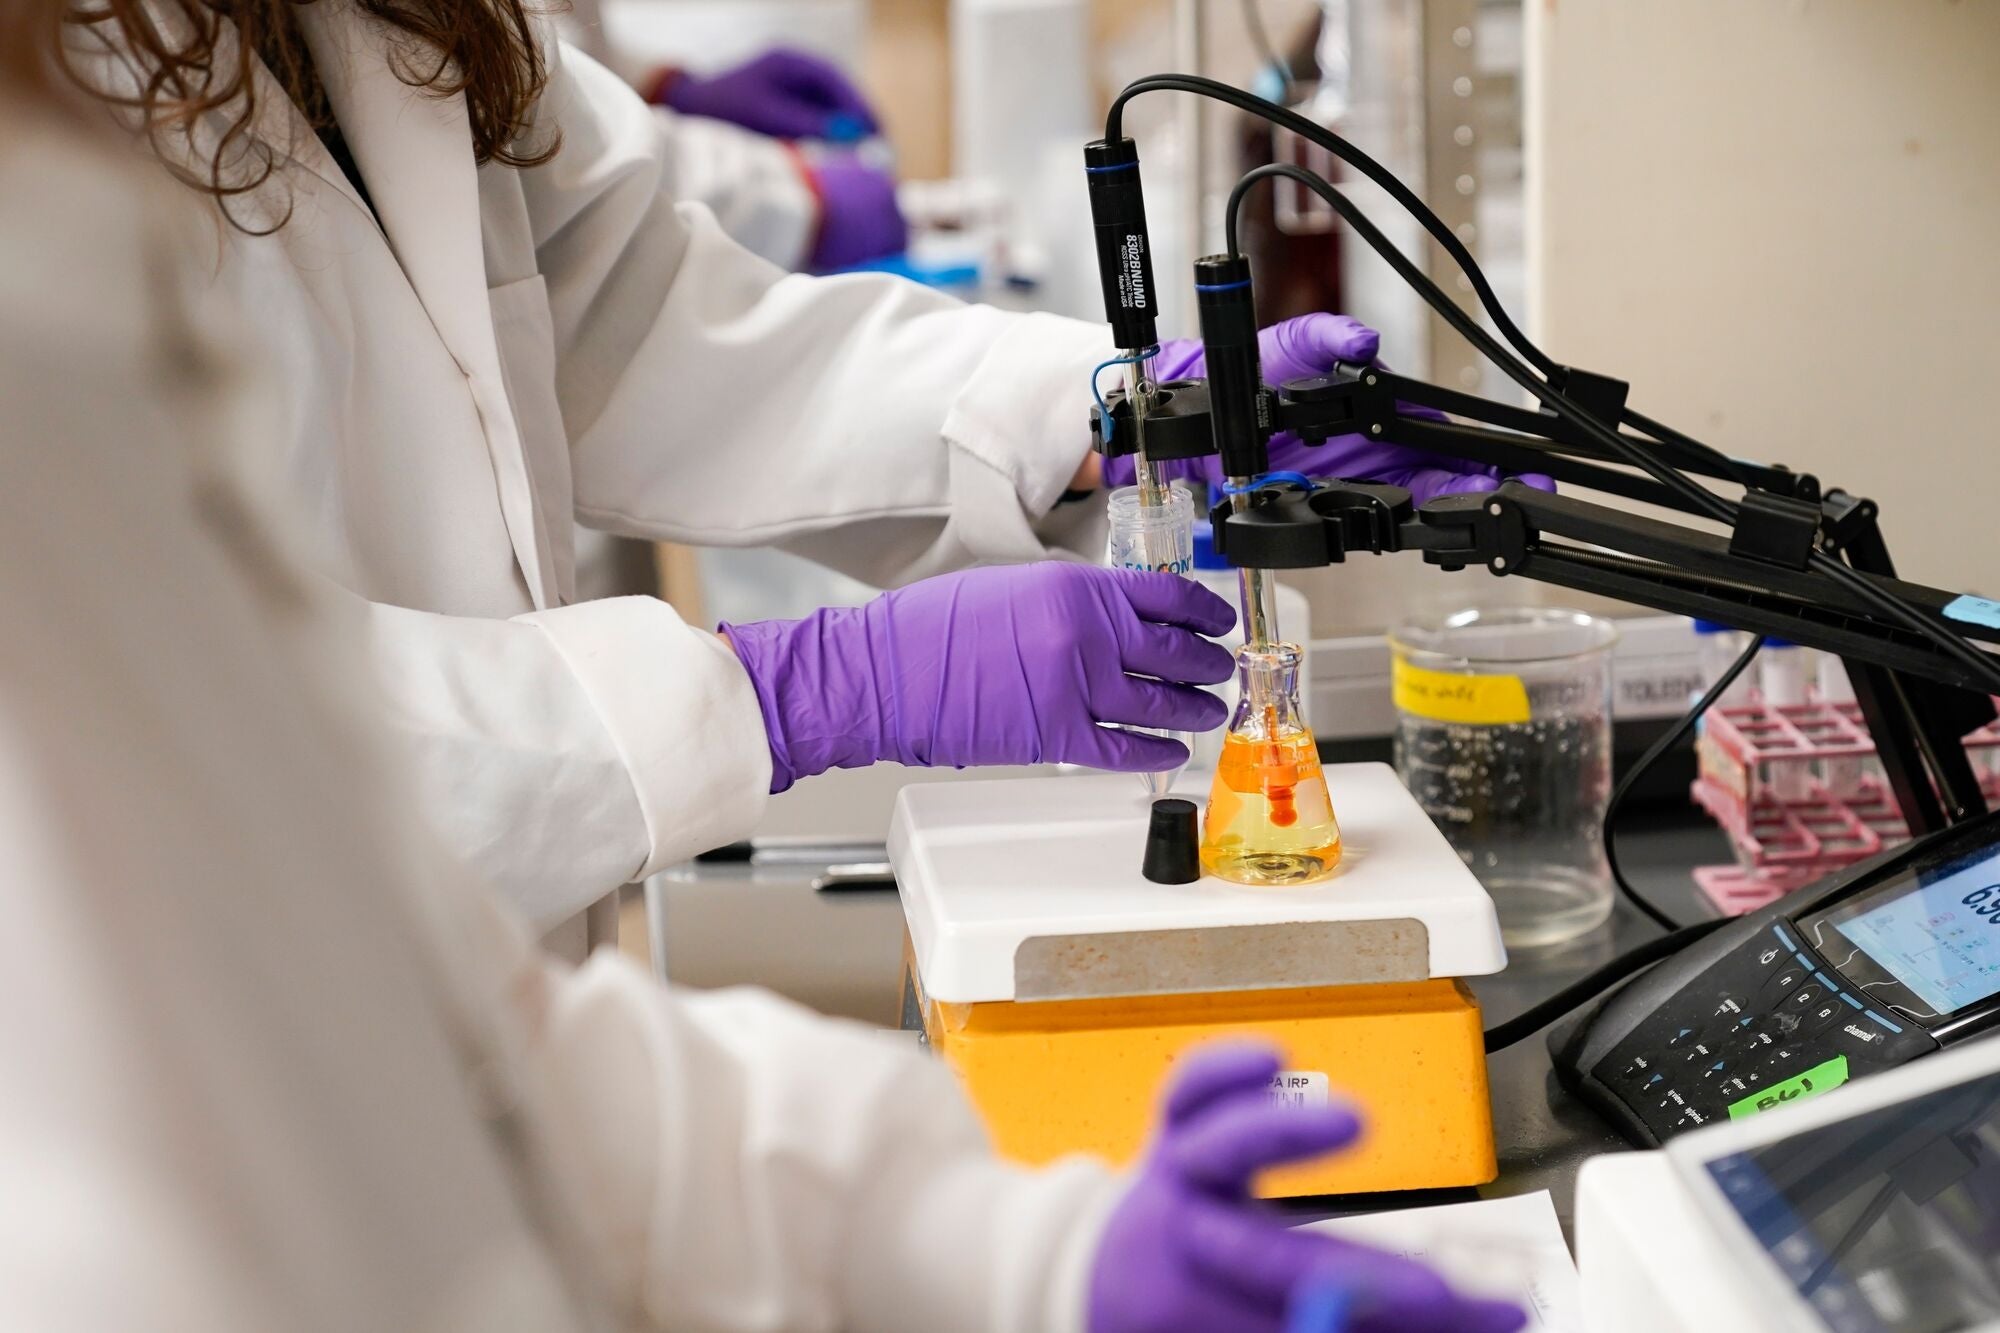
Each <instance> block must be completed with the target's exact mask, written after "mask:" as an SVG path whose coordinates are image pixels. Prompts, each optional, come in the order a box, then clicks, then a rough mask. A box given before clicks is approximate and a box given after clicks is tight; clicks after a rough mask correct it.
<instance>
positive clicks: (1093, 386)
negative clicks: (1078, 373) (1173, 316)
mask: <svg viewBox="0 0 2000 1333" xmlns="http://www.w3.org/2000/svg"><path fill="white" fill-rule="evenodd" d="M1159 354H1160V346H1159V344H1158V343H1155V344H1153V345H1152V346H1151V347H1148V348H1145V349H1143V350H1141V351H1138V352H1134V353H1133V354H1132V355H1131V356H1114V357H1112V358H1111V359H1110V360H1109V361H1102V362H1099V363H1098V366H1097V369H1095V370H1093V371H1091V372H1090V396H1091V397H1092V398H1095V399H1096V400H1097V433H1098V436H1099V437H1100V439H1101V442H1102V443H1104V444H1109V443H1111V436H1112V422H1111V405H1110V404H1109V403H1106V402H1105V401H1104V395H1103V394H1102V393H1101V392H1099V390H1098V388H1097V377H1098V376H1099V375H1102V374H1103V373H1104V372H1105V371H1107V370H1109V369H1110V368H1111V367H1113V366H1136V365H1138V364H1139V363H1140V362H1141V361H1145V360H1149V359H1150V358H1152V357H1156V356H1158V355H1159Z"/></svg>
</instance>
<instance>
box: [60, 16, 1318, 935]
mask: <svg viewBox="0 0 2000 1333" xmlns="http://www.w3.org/2000/svg"><path fill="white" fill-rule="evenodd" d="M229 13H234V14H235V15H236V17H235V18H234V19H233V20H232V19H231V18H229V17H227V16H226V15H227V14H229ZM72 16H73V19H74V20H75V21H73V22H71V23H70V24H69V25H67V27H66V29H65V40H66V42H67V44H68V54H67V62H68V64H69V66H70V68H71V71H72V73H73V74H74V75H75V77H77V78H78V79H79V80H80V81H81V82H82V83H83V84H84V85H85V86H86V87H88V88H91V89H93V90H95V91H96V92H97V93H98V94H99V95H100V96H101V97H103V98H105V99H107V100H109V101H110V102H112V103H113V104H115V105H117V106H118V107H119V108H120V109H121V110H122V111H123V112H124V113H125V114H126V115H127V117H128V119H129V120H130V121H131V122H132V123H134V124H136V125H138V126H139V127H141V128H142V129H143V130H144V132H145V133H146V135H147V137H148V139H149V140H150V142H151V145H152V147H153V148H154V150H155V151H156V152H157V153H158V154H159V156H160V157H161V158H162V159H163V160H164V161H165V162H166V164H167V165H168V166H169V167H170V168H171V169H172V170H173V171H174V172H175V173H176V174H177V175H178V176H179V177H180V178H181V179H182V180H183V181H185V182H187V183H189V184H191V185H192V186H194V187H195V188H196V189H199V190H201V191H204V192H205V193H207V194H208V195H209V196H210V199H211V202H212V203H213V205H214V207H215V210H216V212H217V214H218V218H219V219H226V221H224V220H219V221H218V224H217V226H216V228H215V237H214V243H213V252H212V253H213V265H212V272H213V275H214V279H215V285H216V287H217V288H218V289H220V290H223V291H226V292H227V293H229V294H230V295H231V296H233V297H234V298H235V299H236V300H237V301H238V302H239V303H240V308H241V309H243V310H244V311H246V312H248V319H249V321H250V325H249V328H248V329H247V330H246V331H247V333H248V334H249V336H250V340H251V341H253V342H255V343H256V344H257V345H258V346H259V349H260V351H261V352H262V353H263V354H264V355H265V356H266V357H267V358H268V359H269V361H270V362H271V363H273V366H274V368H275V370H276V372H277V374H278V376H279V378H280V381H281V382H282V383H283V384H284V385H285V386H286V388H287V391H288V392H287V398H286V402H285V409H286V410H285V411H284V413H283V416H282V419H281V420H279V421H278V422H276V423H275V424H274V426H273V427H272V429H271V430H270V431H269V432H268V434H267V435H266V437H265V438H264V440H263V442H262V443H263V445H264V447H265V448H266V449H268V450H269V451H270V452H271V454H272V455H273V456H274V457H275V458H276V459H277V460H279V462H280V464H281V466H282V469H283V471H284V472H285V474H286V475H287V478H288V481H289V483H290V485H291V487H292V488H293V490H294V491H295V492H296V494H297V496H298V497H299V499H300V501H301V508H302V511H303V513H304V514H305V515H306V523H307V528H308V529H309V531H308V534H307V535H308V536H309V537H310V538H311V540H312V543H313V545H314V546H315V547H316V548H317V550H318V552H319V556H318V558H319V560H320V562H321V563H322V566H323V568H325V569H326V571H327V572H328V573H329V574H330V575H331V576H332V578H333V580H334V581H335V582H336V583H338V584H339V585H340V586H341V587H343V588H344V589H346V590H348V591H349V592H350V593H351V594H352V595H353V596H354V599H355V600H354V612H355V614H357V615H358V616H360V617H361V618H362V619H364V620H365V622H366V628H367V632H368V635H369V639H370V642H371V644H372V656H373V659H374V664H375V667H376V670H377V673H378V675H379V676H380V678H381V680H382V681H383V682H384V684H385V686H386V688H387V689H388V691H389V693H390V695H391V700H390V705H389V707H390V716H391V719H392V721H393V723H394V725H395V730H396V733H397V735H398V737H399V738H400V741H401V743H402V746H403V750H404V753H405V755H406V756H407V758H408V761H409V764H410V767H411V768H412V770H413V772H414V774H415V777H416V781H417V785H418V788H419V790H420V792H421V794H422V796H423V797H424V798H425V804H426V806H427V807H428V809H429V811H430V813H431V814H432V816H433V819H434V822H435V823H436V824H437V825H438V827H439V828H440V829H441V830H442V831H443V832H444V833H445V835H446V837H447V839H448V840H449V842H450V843H451V844H452V845H453V846H454V847H455V849H456V850H457V851H458V852H460V853H461V854H462V855H463V856H465V857H466V858H467V859H468V860H470V861H471V862H472V863H473V864H475V865H476V866H477V867H478V868H479V869H480V870H481V871H482V872H483V873H484V874H485V875H486V876H487V877H488V878H489V879H491V880H492V881H493V882H494V883H496V884H498V885H499V886H500V887H501V888H502V889H503V891H505V892H506V893H507V895H508V896H509V897H510V898H511V899H512V900H513V901H514V902H515V903H516V904H517V905H519V906H520V907H521V908H522V909H523V910H525V911H526V912H527V913H528V914H529V916H530V917H531V918H532V919H533V920H535V921H536V922H537V923H538V924H539V925H541V926H544V927H548V926H551V925H553V924H554V923H557V922H561V921H563V920H565V919H567V918H570V917H572V914H574V913H576V912H578V911H579V910H580V909H581V908H583V907H584V906H585V905H586V904H588V903H590V902H592V901H593V900H595V899H597V898H598V897H599V896H601V895H603V894H605V893H607V892H609V891H610V890H611V889H613V888H614V887H615V886H616V885H618V884H620V883H623V882H626V881H630V880H633V879H636V878H639V877H641V876H644V875H647V874H650V873H651V872H653V871H654V870H657V869H658V868H660V867H661V866H663V865H666V864H669V863H671V862H673V861H676V860H678V859H681V858H684V857H686V856H688V855H690V854H691V853H694V852H697V851H700V850H702V849H704V848H707V847H711V846H714V845H717V844H720V843H725V842H728V841H731V840H733V839H736V838H739V837H742V836H744V835H746V834H747V833H748V832H749V831H750V829H751V828H752V827H754V825H755V824H756V823H757V820H758V818H759V816H760V814H761V812H762V809H763V806H764V803H765V800H766V798H767V795H768V792H769V790H770V786H771V782H772V766H771V764H772V760H771V754H770V751H769V749H768V747H767V736H766V733H765V729H764V725H763V715H762V714H761V713H760V707H759V691H758V689H757V688H756V687H754V686H753V684H752V682H751V680H750V679H748V678H747V677H746V673H745V670H744V668H743V666H742V665H741V664H739V662H738V661H737V659H736V657H735V656H734V655H733V654H732V652H731V650H730V649H729V647H727V646H726V645H725V644H724V642H723V641H722V640H720V639H718V638H717V637H716V636H715V635H712V634H710V633H707V632H706V631H705V630H703V629H699V628H696V627H693V626H689V625H686V624H684V623H682V621H681V620H680V619H679V618H678V617H677V616H676V615H675V614H674V612H673V610H672V609H671V608H670V607H668V606H667V605H666V604H664V603H662V602H659V601H656V600H653V599H650V598H642V597H631V598H617V599H611V600H606V601H599V602H591V603H584V604H576V605H571V604H570V600H571V588H572V579H573V569H572V545H571V538H570V533H571V524H570V519H571V516H572V515H574V516H575V517H576V518H578V519H580V520H581V521H582V522H583V523H585V524H587V525H590V526H593V527H598V528H602V529H605V530H608V531H612V532H616V533H620V534H624V535H627V536H633V537H639V538H645V539H658V540H670V541H677V542H684V543H692V544H697V545H742V544H780V545H784V546H786V547H788V548H790V549H792V550H794V551H797V552H800V553H803V554H805V555H808V556H810V557H812V558H815V559H818V560H822V561H824V562H826V563H828V564H830V565H833V566H835V567H837V568H839V569H841V570H843V571H845V572H848V573H850V574H854V575H857V576H859V577H861V578H864V579H866V580H868V581H871V582H874V583H876V584H879V585H885V586H886V585H892V584H897V583H901V582H905V581H908V580H911V579H917V578H921V577H923V576H925V575H929V574H933V573H936V572H938V571H942V570H947V569H951V568H955V567H959V566H964V565H967V564H973V563H978V562H999V561H1021V560H1032V559H1035V558H1036V557H1039V556H1042V555H1044V554H1046V553H1047V552H1048V550H1049V549H1050V548H1051V546H1060V545H1062V544H1064V543H1065V542H1070V543H1081V542H1085V541H1087V540H1088V539H1089V534H1091V533H1092V532H1093V531H1094V524H1093V521H1092V520H1093V517H1094V514H1095V512H1096V511H1097V510H1098V509H1099V506H1097V505H1094V504H1068V505H1065V504H1061V503H1059V501H1061V500H1062V498H1063V496H1064V494H1065V493H1066V492H1067V491H1070V490H1071V489H1072V488H1075V487H1078V486H1088V485H1090V484H1092V480H1093V478H1094V472H1093V471H1092V468H1091V466H1090V465H1089V464H1088V463H1087V462H1086V459H1087V454H1086V443H1085V439H1084V434H1085V432H1084V430H1083V428H1082V424H1081V423H1082V422H1083V420H1084V417H1085V407H1086V404H1087V402H1088V397H1089V394H1088V387H1087V386H1088V376H1089V373H1090V369H1091V367H1092V366H1093V365H1094V364H1096V363H1097V362H1098V361H1099V360H1101V359H1102V358H1103V357H1104V356H1105V355H1106V354H1107V352H1108V348H1107V346H1106V334H1105V332H1104V330H1102V329H1101V328H1099V327H1097V326H1094V325H1089V324H1083V323H1077V322H1073V321H1068V320H1062V319H1057V318H1053V317H1050V316H1045V315H1025V316H1022V315H1010V314H1004V313H1001V312H999V311H995V310H991V309H986V308H982V307H968V306H962V305H959V304H958V303H956V302H954V301H951V300H949V299H948V298H945V297H942V296H939V295H936V294H934V293H930V292H927V291H924V290H921V289H919V288H916V287H914V286H911V285H909V284H906V283H902V282H899V281H895V280H893V279H887V278H872V277H852V278H839V279H822V280H815V279H810V278H801V277H791V276H787V275H785V274H783V273H781V272H780V271H779V270H777V269H776V268H774V267H772V266H770V265H768V264H766V263H764V262H763V261H761V260H758V259H756V258H754V257H753V256H751V255H749V254H748V253H746V252H745V251H743V250H742V249H741V248H740V247H738V246H736V245H734V244H733V243H731V242H730V241H729V240H728V239H727V238H726V237H724V236H723V235H722V233H721V232H720V231H719V229H718V228H717V226H716V224H715V222H714V219H713V218H712V217H711V216H710V215H709V214H708V213H707V212H706V211H704V210H701V209H699V208H679V207H676V204H675V201H674V200H673V198H672V197H671V196H670V195H669V194H667V193H666V192H665V190H664V189H663V186H662V177H663V172H664V170H665V166H664V164H665V161H666V154H667V148H666V146H665V143H664V141H663V137H662V129H661V125H660V123H659V121H658V120H657V119H656V117H655V116H654V115H653V113H652V112H651V110H650V109H649V108H648V107H646V106H645V104H644V103H643V102H641V101H640V99H639V98H638V97H637V96H636V95H635V94H633V93H632V92H631V91H630V90H629V89H628V88H626V87H625V86H624V85H623V84H622V83H620V82H619V81H618V80H617V79H616V78H615V77H614V76H612V75H611V74H610V73H609V72H607V71H606V70H605V69H604V68H603V67H601V66H600V65H598V64H596V63H595V62H593V61H591V60H589V59H588V58H586V57H583V56H581V55H579V54H576V53H574V52H570V51H567V50H565V49H564V48H562V47H560V46H559V45H555V44H553V43H551V42H550V41H549V40H548V39H547V37H546V34H545V32H544V30H543V28H542V26H541V25H540V23H539V21H538V20H534V19H532V18H530V17H529V16H528V14H527V13H526V11H525V10H524V9H523V8H521V6H520V5H519V4H518V3H517V0H487V2H486V3H470V2H469V3H464V4H459V5H455V6H445V5H441V4H436V3H431V2H430V0H314V3H310V4H293V3H290V0H240V3H238V4H235V5H233V6H229V7H218V8H210V7H209V6H207V5H205V4H197V3H194V0H111V3H108V4H105V5H92V6H90V7H88V9H87V10H85V9H82V8H78V9H76V10H74V11H72ZM239 26H240V27H241V30H242V31H244V32H247V33H248V34H249V40H248V41H246V42H239V40H238V33H239ZM440 51H442V52H445V53H447V56H448V58H441V57H440V55H439V52H440ZM274 71H276V73H274ZM302 71H303V77H302ZM413 85H421V86H413ZM288 88H292V89H297V90H298V93H297V97H296V99H295V97H294V95H293V94H292V93H288V91H287V89H288ZM301 103H309V104H311V105H310V106H309V107H308V108H307V109H305V110H302V107H301ZM1332 466H1335V467H1337V460H1332ZM764 684H765V685H766V686H767V687H770V685H771V683H770V682H764ZM779 684H780V686H781V685H782V682H780V683H779ZM766 693H768V688H767V690H766Z"/></svg>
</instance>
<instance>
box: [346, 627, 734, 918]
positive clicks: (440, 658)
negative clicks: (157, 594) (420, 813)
mask: <svg viewBox="0 0 2000 1333" xmlns="http://www.w3.org/2000/svg"><path fill="white" fill-rule="evenodd" d="M333 595H334V596H336V597H339V598H340V599H341V600H342V602H343V603H344V605H345V606H346V607H347V608H348V610H349V611H350V613H351V614H353V615H356V616H358V617H360V618H361V619H362V621H363V622H364V633H365V637H366V642H367V644H368V645H369V649H370V655H371V661H372V665H373V667H374V669H375V671H374V673H375V675H376V677H377V678H378V680H379V681H380V683H381V686H382V691H383V693H384V695H385V696H386V700H387V704H388V715H389V722H390V728H389V734H390V738H391V739H392V741H393V742H394V743H395V745H396V747H397V749H396V753H397V754H398V756H399V757H400V758H401V760H402V761H403V763H404V765H405V767H406V769H407V771H408V773H409V776H410V777H411V779H412V780H413V782H414V784H415V786H416V788H417V790H418V793H419V795H420V797H421V798H422V799H423V801H424V805H425V809H426V812H427V813H428V814H429V815H430V816H431V819H432V823H433V824H434V825H436V826H438V829H439V833H440V835H441V836H442V837H443V838H444V839H445V840H446V841H447V843H448V844H449V845H450V846H451V847H452V848H453V849H454V850H455V851H456V852H457V853H458V854H459V855H460V856H461V857H462V858H464V859H466V860H468V861H470V862H471V863H472V864H473V865H474V866H475V867H476V868H477V869H478V870H479V871H480V872H481V874H482V875H483V876H484V877H485V878H486V879H487V881H488V882H489V883H491V884H493V885H494V886H495V887H496V888H498V889H499V890H500V891H501V892H502V893H503V894H504V895H505V896H506V897H507V899H508V900H509V901H510V902H512V903H513V904H514V905H515V907H516V908H517V909H518V910H520V911H521V912H522V913H523V914H524V915H526V916H527V917H528V918H529V919H530V920H531V921H532V922H534V923H535V925H536V926H537V927H539V928H541V929H544V930H546V929H549V928H552V927H554V926H555V925H557V924H558V923H560V922H562V921H564V920H566V919H568V918H569V917H571V916H573V915H575V914H576V913H577V912H580V911H582V910H583V909H584V908H585V907H587V906H589V905H590V904H591V903H592V902H594V901H596V900H597V899H598V898H601V897H602V896H603V895H604V894H605V893H606V892H607V891H609V890H610V889H612V888H614V887H616V886H617V885H619V884H623V883H626V882H628V881H631V880H635V879H641V878H644V877H645V876H646V875H650V874H652V873H653V872H654V871H655V870H658V869H659V868H661V867H662V866H666V865H670V864H672V863H674V862H675V861H680V860H685V859H686V858H688V857H690V856H693V855H694V854H696V853H697V852H701V851H705V850H707V849H708V848H710V847H715V846H719V845H721V844H723V843H727V842H731V841H734V840H735V839H738V838H742V837H747V836H748V835H749V833H750V831H751V829H752V828H754V827H755V825H756V822H757V820H758V819H759V818H760V817H761V816H762V814H763V811H764V805H765V802H766V801H767V800H768V798H769V792H770V785H771V756H770V747H769V743H768V742H767V741H766V739H765V736H764V724H763V718H762V715H761V714H760V712H759V711H758V707H757V699H756V693H755V690H754V689H753V687H752V686H751V684H750V679H749V677H748V675H747V674H745V672H744V670H743V668H742V666H741V665H740V664H739V663H738V662H737V660H736V657H735V655H734V654H733V653H731V652H730V651H729V648H728V646H727V645H725V644H724V643H723V642H722V640H721V639H719V638H717V637H716V636H715V635H713V634H709V633H706V632H704V631H700V630H697V629H695V628H694V627H692V626H689V625H687V624H685V623H684V622H682V620H681V619H680V617H679V616H677V615H676V614H675V613H674V611H673V608H672V607H670V606H668V605H667V604H666V603H665V602H662V601H659V600H657V599H655V598H651V597H619V598H611V599H607V600H604V601H597V602H586V603H583V604H581V605H577V606H568V607H561V608H558V609H555V610H550V611H541V612H536V613H534V614H531V615H525V616H520V617H517V618H516V619H513V620H486V619H479V618H474V617H462V616H442V615H433V614H430V613H427V612H421V611H412V610H408V609H405V608H402V607H396V606H387V605H383V604H381V603H375V602H363V601H361V600H360V599H358V598H353V597H352V596H351V595H349V594H345V593H340V592H338V591H334V592H333Z"/></svg>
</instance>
